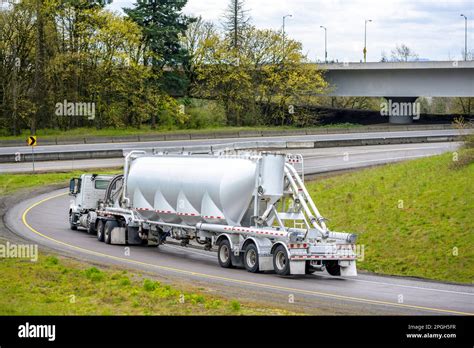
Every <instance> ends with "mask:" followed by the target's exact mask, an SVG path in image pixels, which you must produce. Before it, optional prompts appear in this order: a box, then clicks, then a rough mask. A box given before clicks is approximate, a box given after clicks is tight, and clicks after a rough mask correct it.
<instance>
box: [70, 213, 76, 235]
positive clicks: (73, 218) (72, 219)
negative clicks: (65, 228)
mask: <svg viewBox="0 0 474 348" xmlns="http://www.w3.org/2000/svg"><path fill="white" fill-rule="evenodd" d="M75 220H76V214H73V213H72V212H70V213H69V226H70V227H71V230H73V231H75V230H77V226H76V224H75Z"/></svg>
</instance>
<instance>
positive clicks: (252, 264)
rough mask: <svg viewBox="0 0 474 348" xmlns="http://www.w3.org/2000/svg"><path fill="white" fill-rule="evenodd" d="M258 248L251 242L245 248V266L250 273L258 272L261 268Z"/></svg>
mask: <svg viewBox="0 0 474 348" xmlns="http://www.w3.org/2000/svg"><path fill="white" fill-rule="evenodd" d="M258 261H259V260H258V249H257V247H256V246H255V244H254V243H250V244H249V245H247V247H246V248H245V252H244V266H245V269H246V270H247V271H249V272H250V273H257V272H258V268H259V262H258Z"/></svg>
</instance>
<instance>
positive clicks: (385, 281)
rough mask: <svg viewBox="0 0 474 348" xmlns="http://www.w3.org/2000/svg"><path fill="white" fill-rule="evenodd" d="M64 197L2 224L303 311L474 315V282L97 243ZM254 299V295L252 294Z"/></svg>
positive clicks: (114, 260)
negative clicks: (350, 274) (70, 216)
mask: <svg viewBox="0 0 474 348" xmlns="http://www.w3.org/2000/svg"><path fill="white" fill-rule="evenodd" d="M69 200H70V198H69V197H68V196H67V194H66V192H65V190H59V191H55V192H52V193H49V194H45V195H41V196H39V197H34V198H31V199H29V200H27V201H24V202H22V203H20V204H19V205H17V206H15V207H13V208H12V209H10V210H9V212H8V213H7V215H6V222H7V225H8V226H9V227H10V228H11V229H13V230H14V231H15V232H16V233H18V234H20V235H21V236H23V237H25V238H27V239H29V240H31V241H33V242H35V243H39V244H42V245H45V246H47V247H50V248H54V249H57V250H61V251H63V252H66V253H69V254H73V255H74V256H75V257H78V258H80V259H88V260H91V261H95V262H100V263H107V264H113V265H117V266H122V267H128V268H133V269H138V270H142V271H151V272H153V273H155V274H158V275H161V276H166V277H173V276H177V277H180V278H181V279H185V280H187V281H188V282H192V284H193V285H194V286H196V284H206V286H207V287H211V288H214V287H216V288H218V289H220V291H219V292H223V293H224V294H225V292H226V290H222V289H223V288H224V289H225V288H226V287H227V288H229V289H230V291H234V292H235V291H237V293H238V294H239V298H240V299H246V297H247V296H246V294H247V292H257V293H258V295H257V298H258V299H259V300H262V301H268V300H269V299H270V301H271V303H274V304H275V305H277V306H278V305H287V303H286V302H287V301H288V297H289V296H294V298H295V301H296V302H298V303H300V304H302V305H304V306H305V308H306V309H307V310H308V309H313V310H314V311H316V312H317V311H318V310H320V309H321V308H327V310H328V311H329V313H333V312H335V313H344V314H349V313H350V314H358V313H359V314H376V315H380V314H390V315H392V314H406V315H413V314H416V315H419V314H427V315H429V314H442V315H450V314H452V315H466V314H472V315H474V287H472V286H467V285H453V284H444V283H438V282H431V281H423V280H416V279H410V278H399V277H382V276H376V275H371V274H359V276H358V277H357V278H345V279H344V278H340V277H331V276H329V275H327V274H326V273H321V274H318V273H317V274H316V275H311V276H298V277H279V276H277V275H275V274H272V273H265V274H252V273H248V272H246V271H245V270H240V269H230V270H229V269H224V268H221V267H219V265H218V262H217V258H216V255H215V253H214V252H205V251H201V250H195V249H187V250H184V249H182V248H181V247H177V246H174V245H164V246H160V247H159V248H150V247H130V255H129V256H128V255H127V254H126V253H125V249H124V246H113V245H107V244H105V243H100V242H98V241H97V240H96V238H95V237H94V236H91V235H88V234H87V233H86V232H85V231H81V230H79V231H71V230H69V227H68V222H67V209H68V203H69ZM254 297H255V295H254Z"/></svg>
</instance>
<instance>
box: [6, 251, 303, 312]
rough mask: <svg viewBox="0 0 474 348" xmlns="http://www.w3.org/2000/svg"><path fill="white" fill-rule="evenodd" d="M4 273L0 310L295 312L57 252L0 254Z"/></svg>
mask: <svg viewBox="0 0 474 348" xmlns="http://www.w3.org/2000/svg"><path fill="white" fill-rule="evenodd" d="M0 274H1V275H2V276H1V277H0V315H291V314H295V313H292V312H288V311H285V310H280V309H274V308H266V307H263V306H261V305H257V304H252V303H241V302H239V301H237V300H227V299H224V298H219V297H217V296H214V295H212V296H211V295H209V294H205V293H204V290H205V289H202V288H197V289H195V288H189V287H186V291H181V290H180V289H177V288H176V287H172V286H169V285H166V284H162V283H160V282H157V281H154V280H151V279H148V278H144V277H143V276H142V275H141V274H138V273H133V272H127V271H121V270H99V269H97V268H96V267H90V266H88V265H87V264H85V263H82V262H76V261H71V260H68V259H63V258H61V259H58V258H57V257H55V256H45V255H41V256H40V258H39V260H38V261H37V262H31V261H29V260H19V259H2V258H0Z"/></svg>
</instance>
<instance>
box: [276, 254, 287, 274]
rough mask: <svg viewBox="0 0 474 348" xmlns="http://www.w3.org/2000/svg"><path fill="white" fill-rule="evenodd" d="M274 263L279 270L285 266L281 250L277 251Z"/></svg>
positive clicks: (284, 258)
mask: <svg viewBox="0 0 474 348" xmlns="http://www.w3.org/2000/svg"><path fill="white" fill-rule="evenodd" d="M275 261H276V262H275V263H276V266H277V267H278V269H279V270H283V269H284V268H285V266H286V256H285V253H284V252H283V251H279V252H278V253H277V254H276V257H275Z"/></svg>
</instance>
